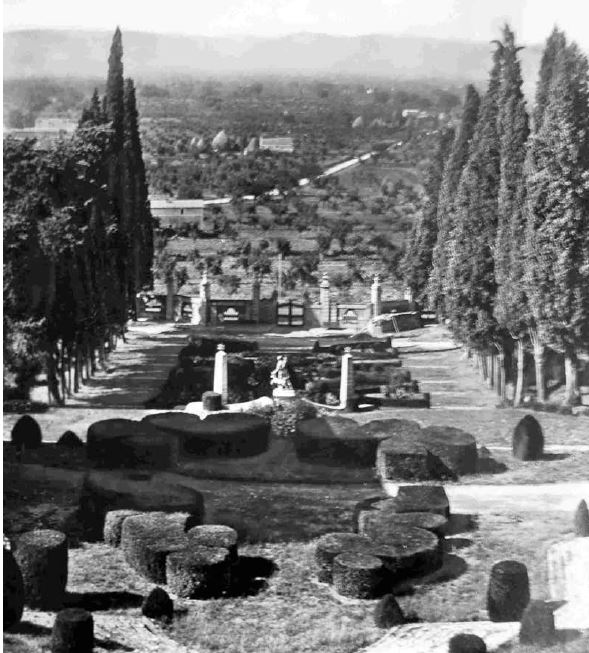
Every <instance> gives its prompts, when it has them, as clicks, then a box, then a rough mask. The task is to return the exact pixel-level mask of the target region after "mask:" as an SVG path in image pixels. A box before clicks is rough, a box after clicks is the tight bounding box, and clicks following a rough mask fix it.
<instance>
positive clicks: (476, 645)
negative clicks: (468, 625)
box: [448, 633, 487, 653]
mask: <svg viewBox="0 0 589 653" xmlns="http://www.w3.org/2000/svg"><path fill="white" fill-rule="evenodd" d="M448 653H487V645H486V644H485V642H484V640H482V639H481V638H480V637H479V636H478V635H473V634H471V633H459V634H458V635H454V636H453V637H452V638H451V639H450V641H449V643H448Z"/></svg>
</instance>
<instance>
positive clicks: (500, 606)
mask: <svg viewBox="0 0 589 653" xmlns="http://www.w3.org/2000/svg"><path fill="white" fill-rule="evenodd" d="M529 601H530V583H529V580H528V570H527V569H526V566H525V565H524V564H522V563H521V562H517V561H516V560H503V561H502V562H498V563H496V564H495V565H493V568H492V569H491V576H490V578H489V588H488V590H487V611H488V613H489V618H490V619H491V621H519V620H520V619H521V617H522V614H523V613H524V610H525V609H526V606H527V605H528V603H529Z"/></svg>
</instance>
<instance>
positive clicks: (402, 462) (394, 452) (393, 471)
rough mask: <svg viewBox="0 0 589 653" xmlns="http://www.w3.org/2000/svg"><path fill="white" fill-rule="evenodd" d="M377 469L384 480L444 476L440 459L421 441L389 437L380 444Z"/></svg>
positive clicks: (419, 479) (421, 479)
mask: <svg viewBox="0 0 589 653" xmlns="http://www.w3.org/2000/svg"><path fill="white" fill-rule="evenodd" d="M376 469H377V472H378V475H379V477H380V478H381V479H383V480H395V481H434V480H439V479H441V478H443V475H442V474H441V472H440V462H439V460H438V459H437V458H436V457H435V456H434V455H433V454H432V453H431V452H430V451H429V450H428V449H427V448H426V447H425V446H424V445H423V444H421V443H420V442H416V441H413V440H410V439H403V438H401V439H397V438H389V439H388V440H383V441H382V442H381V443H380V444H379V446H378V452H377V457H376Z"/></svg>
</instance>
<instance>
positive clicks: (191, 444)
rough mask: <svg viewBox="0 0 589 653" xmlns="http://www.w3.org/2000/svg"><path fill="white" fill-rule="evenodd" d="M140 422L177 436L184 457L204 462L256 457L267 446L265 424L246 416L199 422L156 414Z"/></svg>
mask: <svg viewBox="0 0 589 653" xmlns="http://www.w3.org/2000/svg"><path fill="white" fill-rule="evenodd" d="M143 422H146V423H148V424H150V425H152V426H154V427H155V428H157V429H158V430H160V431H161V432H163V433H169V434H171V435H177V436H178V437H179V438H180V443H181V447H182V450H183V451H184V452H185V453H187V454H190V455H196V456H202V457H206V458H242V457H247V456H257V455H259V454H262V453H264V452H265V451H267V449H268V447H269V444H270V424H269V422H268V421H267V420H265V419H264V418H262V417H259V416H258V415H251V414H247V413H221V414H217V415H216V414H213V415H209V416H208V417H207V418H206V419H203V420H201V419H198V418H197V417H196V416H195V415H189V414H184V413H158V414H155V415H148V416H147V417H144V418H143Z"/></svg>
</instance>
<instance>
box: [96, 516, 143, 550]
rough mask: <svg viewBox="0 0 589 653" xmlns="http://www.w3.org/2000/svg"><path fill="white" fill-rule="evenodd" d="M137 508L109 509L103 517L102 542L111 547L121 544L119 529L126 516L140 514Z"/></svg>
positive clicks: (121, 527) (120, 529)
mask: <svg viewBox="0 0 589 653" xmlns="http://www.w3.org/2000/svg"><path fill="white" fill-rule="evenodd" d="M140 514H142V513H140V512H138V511H137V510H110V511H109V512H107V513H106V517H105V518H104V538H103V539H104V543H105V544H108V545H109V546H112V547H115V548H117V547H119V546H120V545H121V531H122V529H123V522H124V521H125V519H127V517H132V516H133V515H140Z"/></svg>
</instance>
